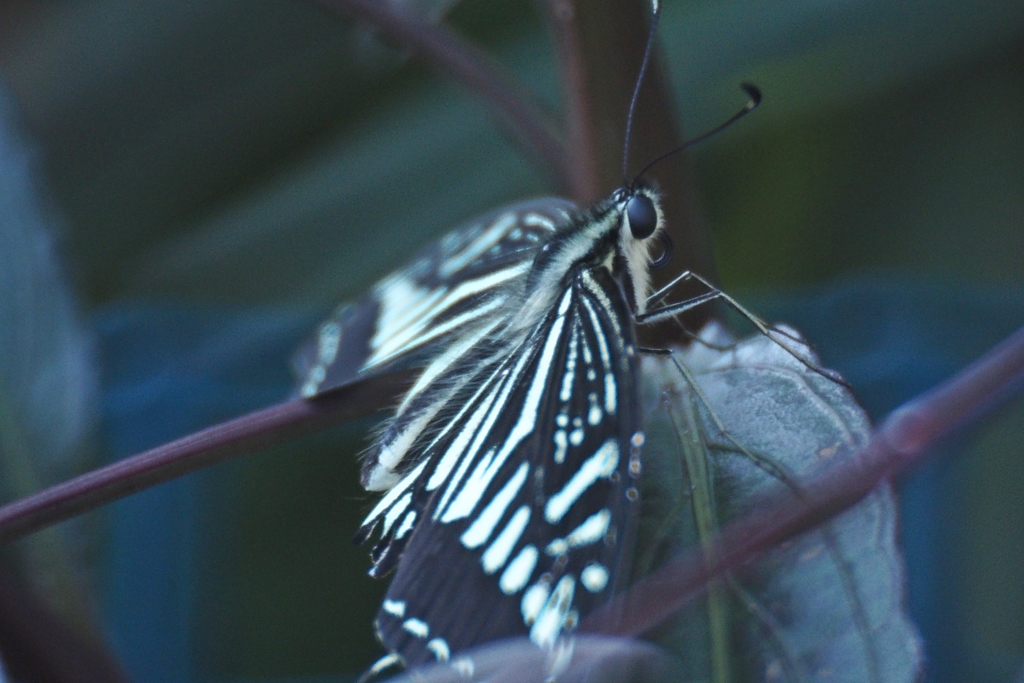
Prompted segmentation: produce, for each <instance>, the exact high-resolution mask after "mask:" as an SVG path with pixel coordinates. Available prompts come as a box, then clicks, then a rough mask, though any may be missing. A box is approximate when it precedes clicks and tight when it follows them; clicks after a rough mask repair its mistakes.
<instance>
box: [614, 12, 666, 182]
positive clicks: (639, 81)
mask: <svg viewBox="0 0 1024 683" xmlns="http://www.w3.org/2000/svg"><path fill="white" fill-rule="evenodd" d="M660 15H661V0H651V30H650V32H649V33H648V34H647V48H646V49H645V50H644V60H643V62H641V63H640V73H639V75H637V77H636V87H635V88H634V89H633V99H632V100H630V102H629V114H628V115H627V116H626V139H625V143H624V144H623V146H622V180H623V183H624V184H625V185H628V184H629V142H630V139H631V138H632V135H633V117H634V115H635V114H636V103H637V100H639V99H640V86H642V85H643V82H644V75H645V74H646V73H647V65H648V64H650V62H651V53H652V52H653V51H654V33H655V31H656V29H657V28H658V17H659V16H660ZM644 170H647V169H644ZM637 177H638V178H639V177H640V176H637Z"/></svg>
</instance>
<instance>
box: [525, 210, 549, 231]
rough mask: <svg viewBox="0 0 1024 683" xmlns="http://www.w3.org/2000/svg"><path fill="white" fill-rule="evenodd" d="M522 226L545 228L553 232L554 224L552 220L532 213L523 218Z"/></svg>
mask: <svg viewBox="0 0 1024 683" xmlns="http://www.w3.org/2000/svg"><path fill="white" fill-rule="evenodd" d="M523 224H524V225H529V226H530V227H534V228H546V229H548V230H551V231H552V232H554V230H555V222H554V221H553V220H551V219H550V218H548V217H547V216H542V215H541V214H539V213H533V212H532V211H531V212H530V213H528V214H526V215H525V216H523Z"/></svg>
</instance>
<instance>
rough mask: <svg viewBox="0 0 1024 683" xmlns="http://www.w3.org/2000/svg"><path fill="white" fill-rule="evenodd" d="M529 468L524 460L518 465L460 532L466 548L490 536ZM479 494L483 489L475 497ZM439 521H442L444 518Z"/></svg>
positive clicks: (522, 482) (483, 541)
mask: <svg viewBox="0 0 1024 683" xmlns="http://www.w3.org/2000/svg"><path fill="white" fill-rule="evenodd" d="M529 469H530V465H529V464H528V463H525V462H524V463H521V464H520V465H519V467H518V468H517V469H516V471H515V474H513V475H512V476H511V477H510V478H509V480H508V482H506V483H505V485H504V486H502V487H501V490H500V491H498V493H497V494H496V495H495V496H494V498H492V499H491V502H490V503H488V504H487V507H485V508H484V511H483V512H481V513H480V516H479V517H477V518H476V521H474V522H473V523H472V524H471V525H470V527H469V528H468V529H466V531H465V532H464V533H463V534H462V536H461V537H460V539H461V541H462V545H464V546H466V547H467V548H477V547H479V546H481V545H483V544H484V543H485V542H486V541H487V539H488V538H490V537H491V533H492V532H493V531H494V527H496V526H497V525H498V522H499V521H501V518H502V517H503V516H504V515H505V510H507V509H508V506H509V505H510V504H511V503H512V500H513V499H514V498H515V497H516V494H518V493H519V489H521V488H523V484H524V483H526V474H527V472H528V471H529ZM469 485H476V483H475V482H472V481H470V482H469V483H468V484H467V486H469ZM480 496H483V491H480V492H479V495H478V496H477V497H478V498H479V497H480ZM441 521H444V519H442V520H441Z"/></svg>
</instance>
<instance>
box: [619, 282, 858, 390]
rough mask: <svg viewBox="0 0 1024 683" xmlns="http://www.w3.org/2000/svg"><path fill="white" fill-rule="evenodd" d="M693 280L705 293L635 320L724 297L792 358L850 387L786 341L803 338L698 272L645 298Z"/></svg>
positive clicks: (674, 312)
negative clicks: (769, 320)
mask: <svg viewBox="0 0 1024 683" xmlns="http://www.w3.org/2000/svg"><path fill="white" fill-rule="evenodd" d="M692 281H696V282H699V283H700V284H701V285H703V286H704V287H706V288H707V289H708V291H707V292H706V293H705V294H701V295H698V296H695V297H693V298H690V299H687V300H686V301H680V302H678V303H674V304H665V305H663V306H658V307H656V308H653V309H650V310H648V311H647V312H645V313H641V314H639V315H637V316H636V322H637V323H638V324H650V323H656V322H660V321H662V320H667V319H669V318H675V317H677V316H679V315H681V314H683V313H685V312H687V311H690V310H692V309H694V308H697V307H698V306H702V305H704V304H706V303H708V302H710V301H715V300H721V301H724V302H725V303H726V305H728V306H729V307H730V308H732V309H733V310H734V311H736V312H737V313H739V314H740V315H741V316H743V317H744V318H746V319H747V320H749V321H750V323H751V324H752V325H753V326H754V327H756V328H757V330H758V331H759V332H760V333H761V334H763V335H764V336H766V337H768V338H769V339H771V340H772V341H773V342H775V343H776V344H778V345H779V346H780V347H781V348H782V349H783V350H785V351H786V353H788V354H789V355H791V356H793V358H795V359H796V360H798V361H800V363H802V364H803V365H804V366H805V367H807V368H808V369H809V370H812V371H814V372H816V373H818V374H819V375H821V376H822V377H824V378H826V379H828V380H831V381H833V382H835V383H837V384H840V385H842V386H844V387H846V388H850V385H849V384H847V382H846V380H844V379H843V378H842V377H841V376H840V375H839V373H837V372H835V371H833V370H829V369H827V368H822V367H821V366H819V365H818V364H816V363H813V362H811V361H809V360H808V359H807V356H806V355H805V354H802V353H800V352H799V351H798V350H797V349H796V348H794V347H793V346H791V345H790V344H789V343H788V342H798V343H800V344H804V343H805V342H804V341H803V340H802V339H800V338H798V337H797V336H795V335H793V334H791V333H790V332H788V331H787V330H785V329H782V328H778V327H771V326H769V325H768V324H767V323H766V322H764V321H763V320H761V318H759V317H757V316H756V315H754V314H753V313H751V312H750V311H749V310H747V309H746V308H744V307H743V306H742V305H741V304H740V302H738V301H736V299H734V298H732V297H731V296H729V295H728V294H726V293H725V292H723V291H722V290H720V289H718V288H717V287H715V286H714V285H713V284H711V283H710V282H708V280H706V279H705V278H703V277H701V276H700V275H698V274H697V273H694V272H692V271H689V270H687V271H684V272H682V273H680V274H679V275H678V276H676V277H675V278H674V279H673V280H672V281H671V282H669V283H668V284H667V285H665V286H664V287H662V288H661V289H659V290H658V291H656V292H654V293H653V294H651V296H650V297H648V301H650V300H652V299H658V298H663V297H664V296H665V295H666V294H667V293H668V291H669V290H671V289H672V288H673V287H675V286H676V285H678V284H680V283H683V282H692Z"/></svg>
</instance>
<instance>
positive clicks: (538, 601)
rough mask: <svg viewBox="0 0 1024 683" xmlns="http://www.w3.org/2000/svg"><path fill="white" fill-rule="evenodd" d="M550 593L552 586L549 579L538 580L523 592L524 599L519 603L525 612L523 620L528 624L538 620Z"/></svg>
mask: <svg viewBox="0 0 1024 683" xmlns="http://www.w3.org/2000/svg"><path fill="white" fill-rule="evenodd" d="M550 593H551V586H550V585H549V583H548V582H547V581H538V582H537V583H535V584H533V585H532V586H530V587H529V588H527V589H526V592H525V593H523V599H522V601H521V602H520V603H519V608H520V609H521V610H522V612H523V622H524V623H525V624H526V625H527V626H529V625H530V624H532V623H534V622H535V621H537V617H538V616H539V615H540V611H541V610H542V609H544V605H545V604H547V601H548V595H549V594H550Z"/></svg>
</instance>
